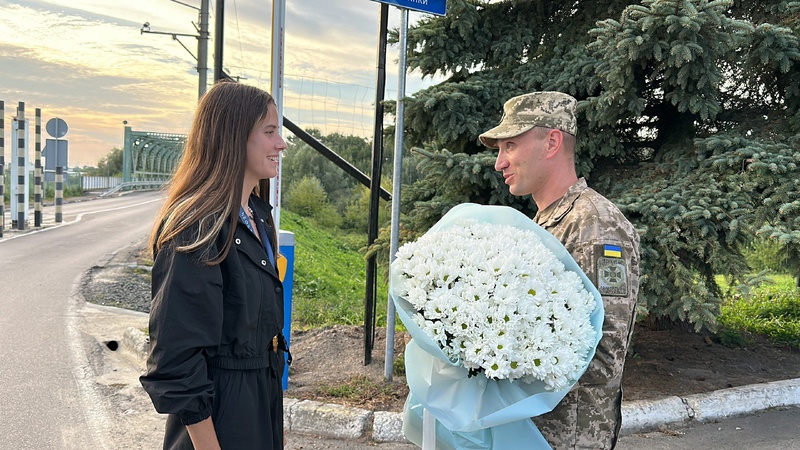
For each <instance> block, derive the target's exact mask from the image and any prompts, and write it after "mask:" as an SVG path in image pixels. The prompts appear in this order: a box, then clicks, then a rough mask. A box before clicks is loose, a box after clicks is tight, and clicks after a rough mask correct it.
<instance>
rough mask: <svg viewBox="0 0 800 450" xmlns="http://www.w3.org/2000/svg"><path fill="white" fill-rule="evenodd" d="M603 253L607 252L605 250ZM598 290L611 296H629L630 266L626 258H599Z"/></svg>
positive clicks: (601, 293)
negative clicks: (626, 264) (627, 265)
mask: <svg viewBox="0 0 800 450" xmlns="http://www.w3.org/2000/svg"><path fill="white" fill-rule="evenodd" d="M617 248H619V247H617ZM603 253H604V254H605V250H604V252H603ZM597 290H598V291H600V295H607V296H610V297H627V296H628V292H630V289H629V288H628V268H627V267H626V266H625V260H624V259H621V258H620V257H619V256H616V257H613V258H609V257H606V256H601V257H599V258H597Z"/></svg>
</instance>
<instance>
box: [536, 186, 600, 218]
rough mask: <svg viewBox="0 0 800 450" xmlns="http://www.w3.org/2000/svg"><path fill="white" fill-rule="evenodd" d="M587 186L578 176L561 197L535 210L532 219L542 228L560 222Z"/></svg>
mask: <svg viewBox="0 0 800 450" xmlns="http://www.w3.org/2000/svg"><path fill="white" fill-rule="evenodd" d="M587 187H588V185H587V184H586V179H585V178H582V177H581V178H578V181H576V182H575V184H573V185H572V186H570V187H569V189H567V193H566V194H564V196H563V197H561V198H560V199H558V200H556V201H554V202H553V203H551V204H550V206H548V207H547V208H545V209H544V210H541V211H539V212H537V213H536V217H534V221H535V222H536V223H537V224H538V225H539V226H541V227H543V228H547V227H551V226H553V225H555V224H557V223H559V222H561V220H562V219H563V218H564V216H566V215H567V213H568V212H570V211H571V210H572V206H573V205H574V204H575V201H576V200H577V199H578V197H580V196H581V194H582V193H583V191H585V190H586V188H587Z"/></svg>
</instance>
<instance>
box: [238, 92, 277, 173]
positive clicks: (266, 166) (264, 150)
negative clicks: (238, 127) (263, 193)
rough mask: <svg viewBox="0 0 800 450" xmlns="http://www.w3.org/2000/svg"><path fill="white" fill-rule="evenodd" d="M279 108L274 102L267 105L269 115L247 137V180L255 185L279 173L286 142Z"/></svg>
mask: <svg viewBox="0 0 800 450" xmlns="http://www.w3.org/2000/svg"><path fill="white" fill-rule="evenodd" d="M278 131H279V130H278V110H277V108H276V107H275V105H274V104H272V103H270V104H269V106H268V107H267V117H265V118H264V120H262V121H261V122H258V123H257V124H256V126H255V127H253V130H252V131H251V132H250V136H249V137H248V138H247V164H246V167H245V171H244V172H245V173H244V176H245V182H246V183H247V185H249V186H255V185H256V184H258V181H259V180H263V179H265V178H272V177H274V176H276V175H277V174H278V164H279V162H280V154H281V152H282V151H284V150H286V142H285V141H284V140H283V138H282V137H281V135H280V134H279V133H278Z"/></svg>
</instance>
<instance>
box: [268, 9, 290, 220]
mask: <svg viewBox="0 0 800 450" xmlns="http://www.w3.org/2000/svg"><path fill="white" fill-rule="evenodd" d="M285 33H286V0H273V1H272V69H271V73H270V93H271V94H272V97H273V98H274V99H275V105H277V107H278V133H279V134H283V54H284V42H285V40H284V36H285ZM280 158H281V160H280V161H278V174H277V175H276V176H275V178H272V179H271V180H270V182H269V186H270V189H269V203H270V205H272V208H273V209H272V218H273V220H274V221H275V229H276V230H277V231H280V229H281V172H282V170H281V169H282V167H283V155H281V156H280Z"/></svg>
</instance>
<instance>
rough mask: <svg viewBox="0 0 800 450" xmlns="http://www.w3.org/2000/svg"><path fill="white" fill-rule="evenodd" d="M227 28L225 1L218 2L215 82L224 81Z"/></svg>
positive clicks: (219, 0)
mask: <svg viewBox="0 0 800 450" xmlns="http://www.w3.org/2000/svg"><path fill="white" fill-rule="evenodd" d="M224 28H225V0H217V16H216V20H215V21H214V82H215V83H216V82H217V81H219V80H221V79H223V78H224V77H225V75H223V73H222V38H223V36H224Z"/></svg>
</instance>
